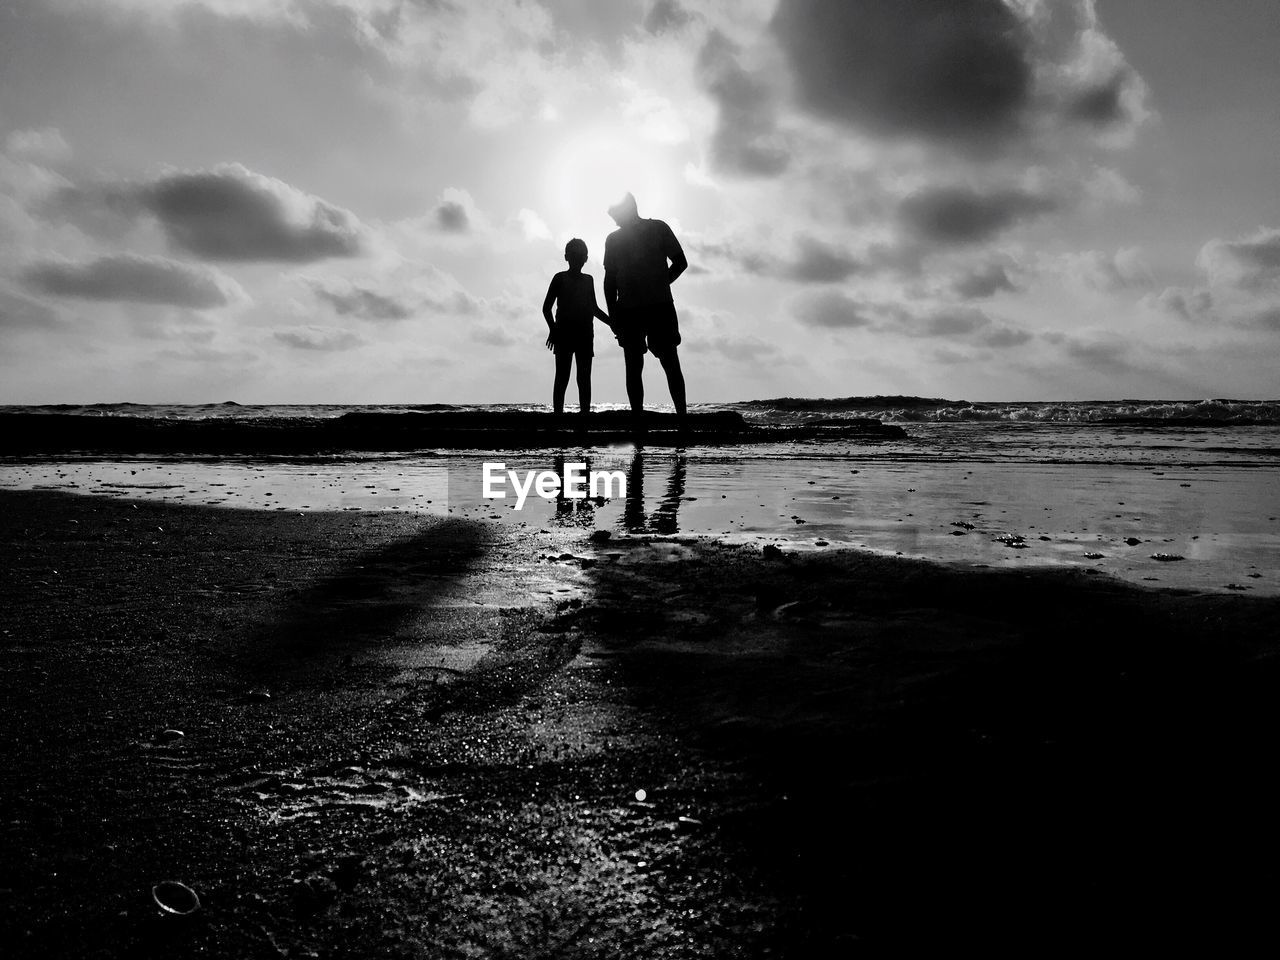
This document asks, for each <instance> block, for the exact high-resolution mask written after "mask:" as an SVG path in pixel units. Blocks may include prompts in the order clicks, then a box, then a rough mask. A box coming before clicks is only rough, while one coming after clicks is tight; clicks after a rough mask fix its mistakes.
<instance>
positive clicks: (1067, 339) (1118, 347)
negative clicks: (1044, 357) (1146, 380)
mask: <svg viewBox="0 0 1280 960" xmlns="http://www.w3.org/2000/svg"><path fill="white" fill-rule="evenodd" d="M1049 339H1051V341H1056V342H1057V343H1059V345H1060V346H1061V347H1062V350H1063V352H1064V353H1065V354H1066V355H1067V356H1068V357H1070V358H1071V359H1072V360H1076V361H1078V362H1080V363H1083V364H1084V365H1085V366H1087V367H1089V368H1090V369H1091V370H1093V371H1095V372H1099V373H1111V374H1128V373H1132V372H1133V371H1135V370H1137V369H1139V368H1138V367H1137V366H1136V365H1135V364H1134V362H1133V360H1132V359H1131V357H1130V354H1131V352H1132V349H1133V347H1132V345H1131V344H1130V343H1128V342H1127V341H1125V340H1119V339H1114V338H1111V339H1082V338H1079V337H1072V336H1061V335H1060V336H1058V337H1055V338H1049Z"/></svg>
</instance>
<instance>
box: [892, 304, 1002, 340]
mask: <svg viewBox="0 0 1280 960" xmlns="http://www.w3.org/2000/svg"><path fill="white" fill-rule="evenodd" d="M902 316H903V322H902V323H901V325H900V326H899V328H898V329H899V330H900V331H901V332H903V333H906V334H907V335H909V336H912V337H947V338H949V337H965V336H968V335H969V334H971V333H975V332H977V331H978V330H981V329H983V328H984V327H989V326H990V325H991V318H990V317H989V316H987V315H986V313H984V312H983V311H982V310H979V309H978V308H977V307H949V306H945V307H938V308H935V309H933V310H930V311H928V312H926V313H923V314H918V315H914V316H913V315H910V314H906V313H903V314H902Z"/></svg>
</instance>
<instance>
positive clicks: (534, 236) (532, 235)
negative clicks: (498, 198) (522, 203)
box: [516, 207, 551, 240]
mask: <svg viewBox="0 0 1280 960" xmlns="http://www.w3.org/2000/svg"><path fill="white" fill-rule="evenodd" d="M516 222H517V223H519V224H520V232H521V234H522V235H523V236H524V238H525V239H526V240H550V239H551V228H550V227H548V226H547V223H546V221H545V220H543V219H542V218H541V217H540V216H538V215H537V214H536V213H535V212H534V211H532V210H530V209H529V208H528V207H522V208H521V210H520V212H519V213H517V214H516Z"/></svg>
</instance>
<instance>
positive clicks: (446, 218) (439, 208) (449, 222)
mask: <svg viewBox="0 0 1280 960" xmlns="http://www.w3.org/2000/svg"><path fill="white" fill-rule="evenodd" d="M482 220H483V217H481V215H480V211H479V209H478V208H477V207H476V202H475V200H474V199H473V198H472V196H471V194H470V193H468V192H467V191H466V190H460V189H458V188H457V187H448V188H447V189H446V190H445V191H444V192H443V193H441V194H440V199H439V201H438V202H437V203H436V205H435V208H434V209H433V210H432V211H431V225H432V226H433V227H434V228H435V229H437V230H440V231H442V232H444V233H468V232H470V231H471V230H472V229H473V228H474V227H476V226H478V225H479V224H480V223H481V222H482Z"/></svg>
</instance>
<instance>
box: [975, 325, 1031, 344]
mask: <svg viewBox="0 0 1280 960" xmlns="http://www.w3.org/2000/svg"><path fill="white" fill-rule="evenodd" d="M980 339H981V341H982V343H984V344H985V345H986V346H988V347H994V348H995V349H997V350H1007V349H1009V348H1010V347H1020V346H1022V345H1023V344H1024V343H1029V342H1031V341H1032V340H1034V339H1035V334H1033V333H1031V332H1030V331H1028V330H1018V329H1016V328H1014V327H1001V326H996V327H992V329H990V330H988V331H986V332H985V333H983V334H982V336H981V338H980Z"/></svg>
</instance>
